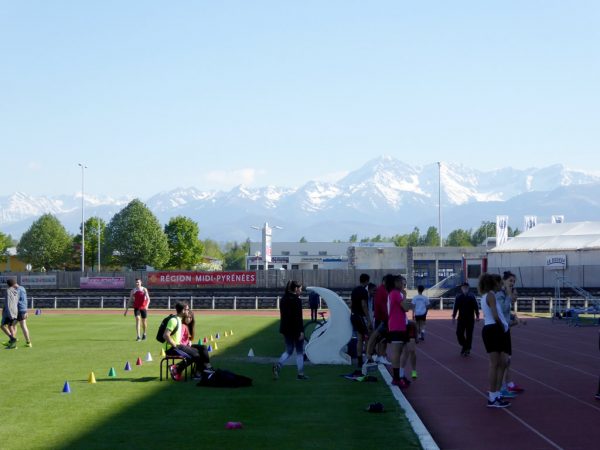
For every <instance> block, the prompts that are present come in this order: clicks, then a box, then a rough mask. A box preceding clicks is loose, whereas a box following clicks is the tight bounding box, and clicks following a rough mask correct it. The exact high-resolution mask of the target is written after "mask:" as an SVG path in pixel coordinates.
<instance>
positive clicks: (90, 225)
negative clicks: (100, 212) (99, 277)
mask: <svg viewBox="0 0 600 450" xmlns="http://www.w3.org/2000/svg"><path fill="white" fill-rule="evenodd" d="M105 229H106V222H104V220H102V219H101V218H100V217H90V218H89V219H88V220H86V221H85V265H86V267H94V265H95V264H97V263H98V239H100V249H101V248H102V245H103V244H102V243H103V242H104V230H105ZM98 230H100V238H98ZM73 244H74V245H75V246H76V247H77V248H78V249H81V225H79V234H78V235H77V236H75V237H74V238H73ZM79 251H81V250H79ZM100 253H101V258H102V259H103V260H104V261H106V258H105V255H102V251H100ZM75 256H76V257H75V258H74V259H75V260H76V259H77V258H79V260H78V261H81V253H78V255H75ZM75 260H74V261H73V262H74V264H75V265H77V261H75Z"/></svg>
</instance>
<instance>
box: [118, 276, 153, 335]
mask: <svg viewBox="0 0 600 450" xmlns="http://www.w3.org/2000/svg"><path fill="white" fill-rule="evenodd" d="M132 304H133V314H134V316H135V331H136V334H137V338H136V341H144V340H146V329H147V328H148V319H147V318H148V305H150V294H149V293H148V289H146V288H145V287H144V286H142V280H140V279H139V278H136V279H135V287H134V288H133V289H132V290H131V293H130V294H129V302H128V303H127V307H126V308H125V313H124V314H123V315H125V316H126V315H127V311H128V310H129V307H130V306H131V305H132ZM140 325H141V327H140ZM140 328H141V329H142V330H141V331H142V334H141V335H140Z"/></svg>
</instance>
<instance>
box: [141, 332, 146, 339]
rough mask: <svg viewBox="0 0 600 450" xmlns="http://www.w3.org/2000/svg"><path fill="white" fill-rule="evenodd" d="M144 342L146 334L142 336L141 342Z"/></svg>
mask: <svg viewBox="0 0 600 450" xmlns="http://www.w3.org/2000/svg"><path fill="white" fill-rule="evenodd" d="M145 340H146V333H144V334H142V341H145Z"/></svg>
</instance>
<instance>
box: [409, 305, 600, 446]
mask: <svg viewBox="0 0 600 450" xmlns="http://www.w3.org/2000/svg"><path fill="white" fill-rule="evenodd" d="M526 320H527V325H526V326H524V325H520V326H518V327H514V328H513V329H512V330H511V335H512V342H513V357H512V372H513V378H514V380H515V381H516V382H517V384H519V385H521V386H522V387H524V388H525V392H524V393H522V394H520V395H519V396H518V397H517V398H515V399H512V400H511V402H512V406H511V407H510V408H505V409H496V408H487V407H486V404H487V384H488V383H487V369H488V358H487V353H486V352H485V349H484V347H483V342H482V339H481V328H482V326H483V321H480V322H478V323H477V324H476V326H475V331H474V336H473V349H472V351H471V356H470V357H467V358H465V357H462V356H460V346H459V345H458V343H457V342H456V336H455V328H454V326H453V325H452V321H451V319H450V312H442V311H431V312H430V314H429V315H428V320H427V328H426V330H427V331H426V340H425V341H424V342H423V343H420V344H419V345H418V346H417V369H418V374H419V378H418V380H416V381H414V382H413V383H412V385H411V386H410V388H408V389H407V390H405V391H404V394H405V396H406V398H407V399H408V401H409V402H410V403H411V404H412V406H413V408H414V409H415V410H416V412H417V414H418V415H419V416H420V417H421V419H422V421H423V422H424V424H425V426H426V427H427V428H428V429H429V431H430V433H431V435H432V436H433V438H434V440H435V441H436V442H437V443H438V445H439V447H440V448H442V449H448V450H450V449H460V450H468V449H473V450H479V449H485V450H494V449H507V448H510V449H524V450H534V449H569V450H576V449H595V448H600V401H598V400H596V399H595V398H594V394H595V393H596V389H597V387H598V376H599V375H600V352H599V351H598V328H597V327H585V328H575V327H568V326H567V325H566V324H564V323H562V322H560V323H556V322H555V323H552V321H550V320H549V319H537V318H528V319H526ZM409 373H410V372H409Z"/></svg>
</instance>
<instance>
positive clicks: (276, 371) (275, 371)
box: [272, 364, 281, 380]
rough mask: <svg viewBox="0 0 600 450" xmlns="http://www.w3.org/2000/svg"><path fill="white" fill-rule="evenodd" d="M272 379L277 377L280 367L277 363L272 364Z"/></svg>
mask: <svg viewBox="0 0 600 450" xmlns="http://www.w3.org/2000/svg"><path fill="white" fill-rule="evenodd" d="M272 370H273V379H274V380H278V379H279V372H280V371H281V367H279V364H273V369H272Z"/></svg>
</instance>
